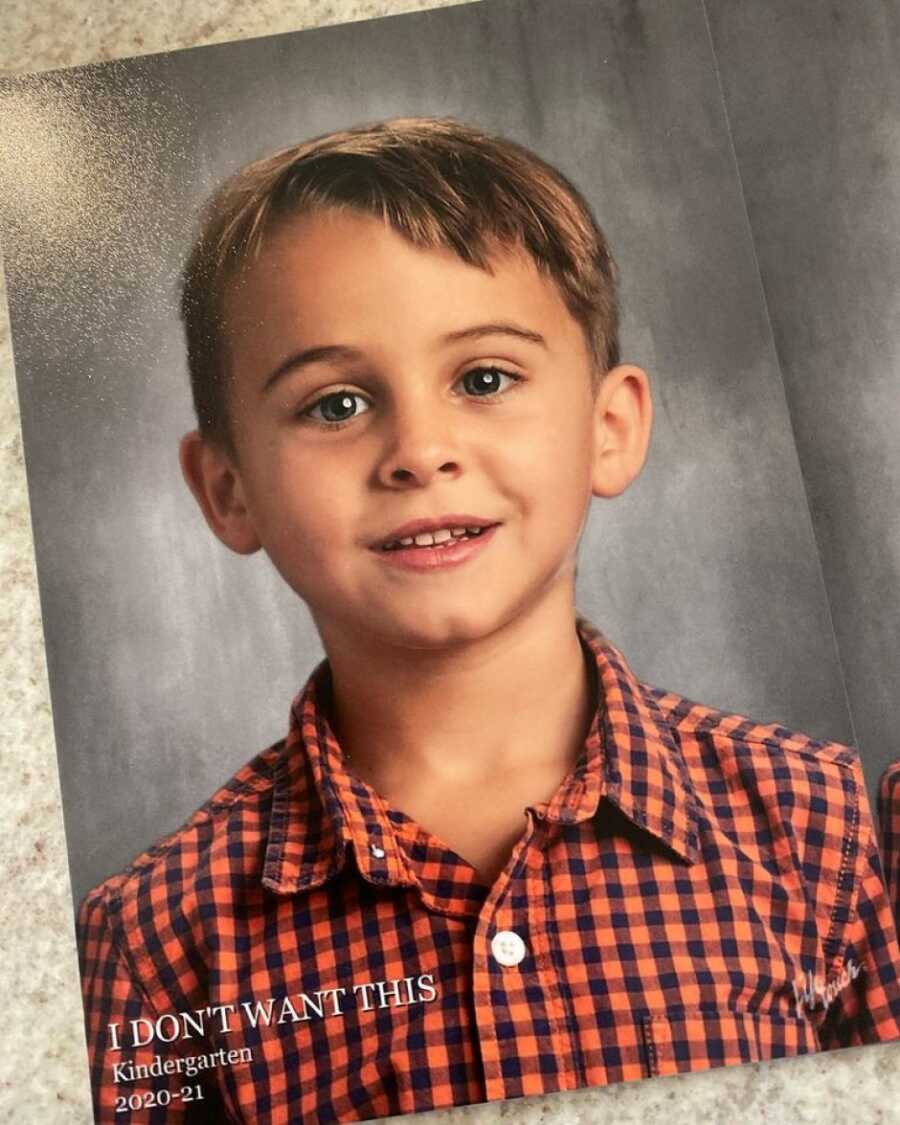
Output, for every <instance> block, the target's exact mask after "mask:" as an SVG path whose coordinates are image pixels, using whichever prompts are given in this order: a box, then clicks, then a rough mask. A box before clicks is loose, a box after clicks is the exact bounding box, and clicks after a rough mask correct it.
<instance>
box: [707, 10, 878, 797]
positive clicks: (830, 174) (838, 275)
mask: <svg viewBox="0 0 900 1125" xmlns="http://www.w3.org/2000/svg"><path fill="white" fill-rule="evenodd" d="M707 7H708V9H709V15H710V26H711V30H712V35H713V41H714V43H715V48H716V53H717V55H718V58H719V66H720V70H721V75H722V84H723V89H724V93H725V98H726V103H727V107H728V114H729V118H730V121H731V129H732V134H733V137H734V145H735V150H736V153H737V158H738V162H739V165H740V169H741V175H742V178H743V183H744V193H745V197H746V201H747V208H748V212H749V216H750V222H751V224H752V227H753V232H754V236H755V241H756V248H757V253H758V255H759V263H760V269H761V273H762V280H763V285H764V288H765V294H766V300H767V304H768V309H769V317H770V319H771V324H772V328H773V331H774V336H775V342H776V347H777V351H778V357H779V360H780V362H781V370H782V374H783V377H784V384H785V388H786V392H787V399H788V404H789V406H790V412H791V418H792V421H793V426H794V432H795V435H796V441H797V448H798V450H799V454H800V460H801V464H802V465H803V473H804V477H805V480H806V489H807V494H808V496H809V503H810V510H811V512H812V519H813V525H814V528H815V535H816V540H817V542H818V547H819V552H820V556H821V559H822V566H823V569H824V574H825V580H826V584H827V588H828V593H829V598H830V602H831V611H832V616H833V619H834V628H835V632H836V635H837V639H838V644H839V649H840V654H841V660H842V663H843V668H844V676H845V679H846V684H847V692H848V695H849V699H850V706H851V709H852V712H853V718H854V723H855V728H856V736H857V740H858V744H859V747H860V751H861V754H862V759H863V765H864V766H865V769H866V775H867V779H868V781H869V786H870V789H871V788H873V787H874V785H875V783H876V781H877V778H878V775H879V773H880V771H881V770H882V769H883V768H884V766H885V765H887V763H888V762H889V761H891V760H893V759H896V758H900V732H898V730H897V727H896V725H895V724H896V721H897V720H896V715H895V712H896V710H897V696H898V693H900V5H898V3H896V0H865V2H864V3H852V2H850V0H841V2H838V3H822V2H821V0H791V3H790V4H785V3H783V2H780V0H754V2H753V3H752V4H739V3H736V2H733V0H708V3H707Z"/></svg>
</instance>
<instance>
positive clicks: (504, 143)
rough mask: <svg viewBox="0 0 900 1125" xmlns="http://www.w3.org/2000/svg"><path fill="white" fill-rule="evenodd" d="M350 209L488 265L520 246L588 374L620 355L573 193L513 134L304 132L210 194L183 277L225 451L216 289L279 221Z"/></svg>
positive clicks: (612, 280) (221, 328)
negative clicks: (553, 299)
mask: <svg viewBox="0 0 900 1125" xmlns="http://www.w3.org/2000/svg"><path fill="white" fill-rule="evenodd" d="M342 209H343V210H351V211H357V212H359V213H361V214H366V215H372V216H374V217H375V218H378V219H381V220H383V221H384V222H386V223H388V224H389V225H390V226H391V227H392V228H393V229H394V230H395V231H396V232H397V233H398V234H401V235H402V236H403V237H404V238H407V239H408V240H409V241H410V242H411V243H412V244H413V245H415V246H418V247H422V248H425V249H437V248H444V249H449V250H452V251H453V252H454V253H455V254H457V255H458V256H459V257H460V258H461V259H462V260H463V261H464V262H467V263H469V264H471V265H475V266H478V267H480V268H482V269H487V270H489V269H490V259H491V257H492V256H493V255H495V254H496V253H497V251H498V249H500V250H503V249H505V248H510V247H518V248H521V249H522V250H524V251H525V252H526V253H528V254H529V255H530V257H531V258H532V259H533V261H534V262H535V264H536V265H537V267H538V269H540V270H541V271H542V272H543V273H544V274H546V275H548V276H549V277H551V278H552V279H553V280H554V281H555V282H556V284H557V285H558V287H559V290H560V293H561V296H562V297H563V299H564V301H565V303H566V305H567V307H568V308H569V311H570V312H571V313H572V316H573V317H574V318H575V320H576V321H578V323H579V324H580V325H581V326H582V328H583V330H584V332H585V335H586V338H587V341H588V343H589V346H590V349H591V356H592V360H593V365H594V370H595V377H597V378H599V376H600V375H602V374H604V373H605V372H606V371H608V370H609V368H611V367H614V366H615V365H616V364H617V363H618V362H619V341H618V308H617V301H616V268H615V263H614V262H613V259H612V255H611V254H610V251H609V248H608V247H607V245H606V239H605V238H604V236H603V232H602V231H601V230H600V228H599V226H598V225H597V223H596V221H595V220H594V217H593V215H592V214H591V210H590V207H589V206H588V204H587V202H586V201H585V200H584V198H583V197H582V195H581V194H580V192H579V191H578V190H577V189H576V188H575V187H574V186H573V185H572V184H571V183H570V182H569V181H568V180H567V179H566V178H565V176H563V175H562V174H561V173H560V172H558V171H557V170H556V169H555V168H553V167H551V166H550V165H549V164H547V163H545V162H544V161H543V160H541V159H540V158H539V157H537V156H535V154H534V153H532V152H530V151H529V150H528V149H526V148H524V147H523V146H521V145H519V144H516V143H515V142H513V141H510V140H506V139H505V138H502V137H494V136H489V135H488V134H486V133H482V132H480V131H479V130H477V129H474V128H471V127H470V126H468V125H464V124H462V123H460V122H458V121H453V120H451V119H439V118H427V117H418V118H400V119H395V120H392V121H383V122H378V123H376V124H372V125H363V126H359V127H357V128H353V129H348V130H346V131H342V132H337V133H329V134H328V135H327V136H322V137H315V138H313V139H312V140H309V141H306V142H304V143H303V144H299V145H294V146H292V147H291V148H286V149H283V150H281V151H280V152H277V153H275V154H274V155H272V156H268V157H266V158H265V159H263V160H258V161H255V162H254V163H252V164H248V165H247V166H246V167H244V168H242V169H240V170H239V171H238V172H237V173H235V174H234V175H233V176H231V177H230V178H229V179H228V180H227V181H226V182H225V183H224V184H223V185H222V186H221V188H220V189H219V190H218V191H217V192H216V194H215V195H214V196H213V197H212V198H211V199H210V201H209V202H208V204H207V206H206V208H205V211H204V214H203V218H202V224H201V227H200V232H199V235H198V237H197V239H196V241H195V243H194V245H193V248H192V250H191V253H190V256H189V258H188V260H187V263H186V265H185V268H184V273H183V276H182V295H181V317H182V320H183V322H184V327H185V335H186V337H187V354H188V367H189V370H190V377H191V389H192V393H193V398H194V408H195V410H196V413H197V421H198V425H199V428H200V432H201V434H202V435H203V436H204V437H205V438H207V439H209V440H212V441H214V442H217V443H218V444H219V445H220V446H221V447H222V448H224V449H225V450H227V451H228V452H229V453H231V454H232V456H234V455H235V450H234V442H233V435H232V431H231V426H230V420H229V416H228V404H227V392H228V371H227V357H226V353H225V347H224V343H225V341H224V336H225V331H226V329H227V326H226V325H225V323H224V310H223V306H224V298H225V294H226V292H227V290H228V287H229V285H230V284H231V283H232V282H233V280H234V279H235V278H236V276H237V275H238V274H239V272H240V269H241V267H242V266H243V265H244V264H245V263H247V262H249V261H250V260H252V259H253V258H255V257H256V256H258V255H259V253H260V249H261V247H262V245H263V242H264V239H265V236H266V234H268V233H270V232H271V231H273V230H274V229H275V228H277V227H278V226H279V224H281V223H282V222H283V221H285V220H286V219H289V218H292V217H295V216H297V215H300V214H304V213H307V214H308V213H313V212H317V211H323V210H342Z"/></svg>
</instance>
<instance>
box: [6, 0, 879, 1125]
mask: <svg viewBox="0 0 900 1125" xmlns="http://www.w3.org/2000/svg"><path fill="white" fill-rule="evenodd" d="M439 6H444V5H443V4H441V3H440V2H439V0H438V2H436V0H430V2H429V0H405V2H404V0H393V2H392V0H381V2H375V0H368V2H366V0H332V2H326V0H300V2H298V3H287V2H285V0H255V2H253V3H250V4H247V3H242V4H239V3H236V2H234V0H201V2H198V3H194V4H190V5H188V4H185V3H183V0H156V2H154V3H148V2H141V0H138V2H136V3H132V4H128V5H123V4H120V3H112V2H111V0H102V2H99V0H80V2H79V0H56V2H54V0H12V2H11V3H10V0H7V2H6V4H5V5H4V6H3V9H2V12H0V74H2V73H5V74H10V73H18V72H25V71H32V70H44V69H49V68H55V67H62V66H71V65H75V64H79V63H85V62H92V61H100V60H106V59H113V58H120V57H125V56H129V55H137V54H144V53H148V52H155V51H162V50H170V49H175V48H179V47H189V46H196V45H200V44H209V43H217V42H224V41H227V40H231V39H240V38H246V37H250V36H256V35H264V34H272V33H275V32H284V31H293V30H298V29H300V28H303V27H309V26H314V25H318V24H325V23H337V22H343V21H346V20H353V19H362V18H366V17H372V16H380V15H386V14H390V13H397V12H404V11H412V10H416V9H423V8H432V7H439ZM0 310H2V311H0V497H2V500H0V503H2V509H0V527H2V538H0V584H2V585H0V592H2V600H0V632H2V637H3V652H2V692H0V699H2V723H3V732H4V738H3V749H2V756H0V807H2V817H0V835H2V848H3V864H2V872H0V891H2V894H0V912H2V947H0V948H2V959H0V984H2V990H0V1001H2V1008H0V1011H2V1016H0V1021H2V1022H0V1120H2V1121H10V1122H47V1123H50V1122H53V1123H56V1122H59V1123H60V1125H63V1123H65V1125H77V1123H79V1122H89V1121H90V1120H91V1114H90V1108H89V1103H90V1099H89V1091H88V1079H87V1068H86V1061H85V1050H84V1037H83V1032H82V1026H81V1004H80V999H79V988H78V975H77V964H76V957H75V943H74V934H73V927H72V921H71V917H72V909H71V897H70V889H69V879H68V872H67V863H66V849H65V841H64V835H63V824H62V813H61V806H60V800H59V780H58V775H57V769H56V758H55V750H54V742H53V728H52V719H51V712H50V703H49V692H48V687H47V674H46V663H45V657H44V647H43V638H42V632H41V621H40V607H39V602H38V596H37V586H36V579H35V568H34V553H33V544H32V536H31V525H30V520H29V511H28V498H27V493H26V487H25V473H24V462H23V455H22V441H21V434H20V430H19V420H18V406H17V401H16V390H15V382H14V376H13V357H12V348H11V344H10V339H9V326H8V321H7V317H6V311H5V295H4V294H3V293H2V290H0ZM826 1118H828V1119H831V1120H838V1121H842V1122H865V1123H867V1125H868V1123H874V1122H890V1121H900V1044H894V1045H888V1046H883V1047H866V1048H861V1049H855V1050H848V1051H842V1052H837V1053H832V1054H830V1055H818V1056H814V1057H807V1058H802V1059H793V1060H787V1061H784V1062H776V1063H770V1064H753V1065H748V1066H743V1067H735V1068H731V1069H728V1070H720V1071H713V1072H710V1073H703V1074H696V1075H689V1076H684V1077H680V1078H674V1079H661V1080H660V1079H658V1080H652V1081H645V1082H641V1083H637V1084H630V1085H624V1086H616V1087H610V1088H607V1089H597V1090H585V1091H580V1092H578V1093H575V1094H564V1095H556V1096H552V1097H545V1098H528V1099H524V1100H520V1101H517V1102H507V1103H497V1104H493V1105H488V1106H476V1107H472V1108H470V1109H463V1110H455V1111H443V1112H440V1113H436V1114H426V1115H419V1116H416V1117H414V1118H413V1117H409V1118H406V1119H405V1120H409V1121H412V1120H416V1121H438V1120H451V1119H452V1120H457V1121H471V1122H478V1123H485V1125H486V1123H488V1122H499V1121H501V1120H503V1121H510V1122H521V1123H534V1125H537V1123H538V1122H541V1123H545V1125H549V1123H550V1122H559V1123H563V1122H572V1123H576V1122H582V1123H584V1122H594V1121H605V1120H611V1121H616V1122H618V1123H619V1125H626V1123H628V1122H641V1123H642V1125H652V1123H654V1122H666V1125H679V1123H682V1122H684V1123H687V1122H694V1121H712V1122H720V1121H723V1122H734V1123H737V1122H751V1121H769V1122H782V1121H785V1122H788V1121H790V1122H820V1121H824V1120H825V1119H826ZM397 1120H400V1119H397Z"/></svg>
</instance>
